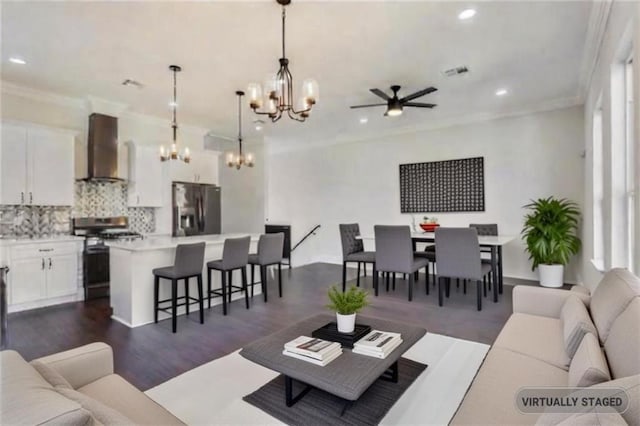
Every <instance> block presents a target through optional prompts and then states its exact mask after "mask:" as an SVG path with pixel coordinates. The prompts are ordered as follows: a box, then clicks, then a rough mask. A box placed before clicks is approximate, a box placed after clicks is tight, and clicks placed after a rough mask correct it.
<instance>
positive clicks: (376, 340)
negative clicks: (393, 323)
mask: <svg viewBox="0 0 640 426" xmlns="http://www.w3.org/2000/svg"><path fill="white" fill-rule="evenodd" d="M402 341H403V340H402V337H401V335H400V334H399V333H392V332H388V331H380V330H373V331H371V333H369V334H367V335H366V336H364V337H363V338H362V339H360V340H359V341H357V342H356V343H355V344H354V345H353V352H354V353H357V354H361V355H367V356H373V357H376V358H382V359H384V358H386V357H387V355H389V354H390V353H391V352H392V351H393V350H394V349H395V348H397V347H398V346H400V344H401V343H402Z"/></svg>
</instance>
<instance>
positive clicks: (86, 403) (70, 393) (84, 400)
mask: <svg viewBox="0 0 640 426" xmlns="http://www.w3.org/2000/svg"><path fill="white" fill-rule="evenodd" d="M56 390H57V391H58V393H60V394H61V395H63V396H65V397H67V398H69V399H70V400H72V401H75V402H77V403H78V404H80V405H81V406H82V408H84V409H85V410H87V411H88V412H89V413H91V416H92V417H93V418H94V419H95V420H97V421H98V423H100V424H102V425H104V426H112V425H127V426H128V425H134V424H135V423H133V422H132V421H131V420H129V419H128V418H127V417H126V416H125V415H124V414H122V413H120V412H118V411H116V410H114V409H113V408H111V407H108V406H106V405H104V404H103V403H102V402H100V401H97V400H95V399H93V398H91V397H90V396H88V395H85V394H83V393H80V392H78V391H77V390H74V389H71V388H62V387H59V388H57V389H56Z"/></svg>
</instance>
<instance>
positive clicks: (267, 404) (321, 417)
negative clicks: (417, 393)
mask: <svg viewBox="0 0 640 426" xmlns="http://www.w3.org/2000/svg"><path fill="white" fill-rule="evenodd" d="M426 368H427V366H426V365H425V364H421V363H419V362H415V361H411V360H410V359H405V358H400V359H399V360H398V383H392V382H390V381H387V380H381V379H378V380H376V381H375V382H374V383H373V384H372V385H371V386H370V387H369V389H367V390H366V391H365V393H363V394H362V396H361V397H360V398H359V399H358V400H357V401H355V402H354V403H353V404H352V405H350V406H349V407H348V408H347V410H346V411H345V412H344V414H342V410H343V407H344V404H345V400H343V399H341V398H338V397H336V396H333V395H331V394H329V393H327V392H325V391H322V390H320V389H312V390H311V391H310V392H309V393H308V394H306V395H305V396H304V398H302V399H301V400H300V401H298V402H297V403H296V404H295V405H293V406H292V407H287V405H286V404H285V399H284V387H285V385H284V376H282V375H280V376H278V377H276V378H275V379H273V380H271V381H270V382H269V383H267V384H266V385H264V386H262V387H261V388H260V389H258V390H257V391H255V392H253V393H251V394H249V395H247V396H245V397H244V398H243V399H244V400H245V401H247V402H248V403H250V404H252V405H254V406H256V407H258V408H260V409H261V410H262V411H264V412H266V413H267V414H269V415H271V416H273V417H275V418H277V419H278V420H280V421H282V422H284V423H286V424H288V425H334V426H337V425H343V426H368V425H377V424H379V423H380V421H381V420H382V418H383V417H384V416H385V414H387V412H388V411H389V410H390V409H391V407H392V406H393V404H395V402H396V401H397V400H398V399H400V397H401V396H402V394H403V393H404V391H406V390H407V388H408V387H409V386H410V385H411V384H412V383H413V382H414V381H415V379H417V378H418V376H419V375H420V374H421V373H422V372H423V371H424V370H425V369H426ZM294 383H295V382H294ZM295 384H296V386H294V395H295V394H297V393H298V392H299V391H301V390H302V389H303V388H304V385H302V384H300V383H295Z"/></svg>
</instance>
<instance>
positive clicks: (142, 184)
mask: <svg viewBox="0 0 640 426" xmlns="http://www.w3.org/2000/svg"><path fill="white" fill-rule="evenodd" d="M128 146H129V192H128V194H129V195H128V197H129V200H128V204H129V207H162V201H163V191H162V189H163V188H162V183H163V182H164V179H163V176H162V162H161V161H160V159H159V157H158V150H157V149H156V148H155V147H152V146H144V145H138V144H135V143H133V142H129V143H128Z"/></svg>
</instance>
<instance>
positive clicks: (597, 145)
mask: <svg viewBox="0 0 640 426" xmlns="http://www.w3.org/2000/svg"><path fill="white" fill-rule="evenodd" d="M599 103H600V102H598V104H599ZM592 131H593V135H592V142H593V147H592V153H593V155H592V157H593V164H592V166H593V262H594V264H595V265H596V267H597V268H598V269H602V268H603V266H602V265H603V261H604V223H603V221H602V215H603V211H604V204H603V203H604V192H603V167H602V166H603V165H602V107H598V108H597V109H596V110H595V112H594V113H593V129H592Z"/></svg>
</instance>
